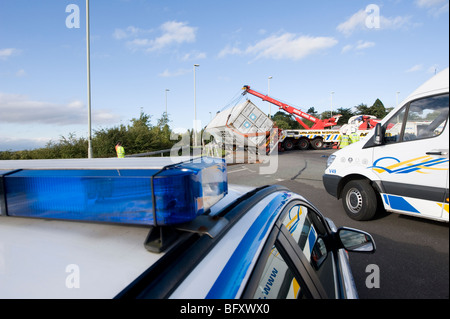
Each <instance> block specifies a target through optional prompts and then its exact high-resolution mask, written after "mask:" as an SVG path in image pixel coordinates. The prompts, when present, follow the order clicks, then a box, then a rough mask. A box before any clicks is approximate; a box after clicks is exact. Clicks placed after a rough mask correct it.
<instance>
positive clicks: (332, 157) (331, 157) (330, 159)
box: [327, 155, 336, 168]
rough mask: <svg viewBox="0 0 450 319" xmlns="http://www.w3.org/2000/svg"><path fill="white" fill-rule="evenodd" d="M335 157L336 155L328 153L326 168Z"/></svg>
mask: <svg viewBox="0 0 450 319" xmlns="http://www.w3.org/2000/svg"><path fill="white" fill-rule="evenodd" d="M335 158H336V155H330V156H328V160H327V168H328V167H330V165H331V164H332V163H333V162H334V159H335Z"/></svg>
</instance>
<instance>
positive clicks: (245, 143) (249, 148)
mask: <svg viewBox="0 0 450 319" xmlns="http://www.w3.org/2000/svg"><path fill="white" fill-rule="evenodd" d="M205 134H207V135H210V136H212V137H213V141H212V143H210V145H209V147H212V146H216V147H219V148H220V149H222V150H226V151H236V150H244V151H246V152H248V153H249V154H258V153H260V154H270V153H272V152H273V150H274V149H277V148H278V140H279V134H280V132H279V130H278V128H277V127H276V126H275V124H274V122H273V121H272V120H271V119H270V118H269V117H268V116H267V115H266V114H265V113H264V112H263V111H261V110H260V109H259V108H258V107H257V106H256V105H255V104H253V103H252V102H251V101H250V100H246V101H245V102H243V103H240V104H238V105H236V106H234V107H231V108H229V109H226V110H223V111H221V112H218V113H217V114H216V116H215V117H214V118H213V119H212V120H211V122H210V123H209V124H208V125H207V126H206V128H205V131H204V135H205Z"/></svg>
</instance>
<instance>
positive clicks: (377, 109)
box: [370, 99, 387, 119]
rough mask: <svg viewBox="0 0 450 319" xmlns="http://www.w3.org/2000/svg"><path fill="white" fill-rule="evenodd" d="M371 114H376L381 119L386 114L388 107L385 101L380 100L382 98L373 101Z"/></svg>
mask: <svg viewBox="0 0 450 319" xmlns="http://www.w3.org/2000/svg"><path fill="white" fill-rule="evenodd" d="M370 111H371V114H370V115H374V116H376V117H377V118H379V119H382V118H384V117H385V116H386V114H387V113H386V108H385V107H384V105H383V102H381V101H380V99H376V100H375V102H374V103H373V105H372V107H371V108H370Z"/></svg>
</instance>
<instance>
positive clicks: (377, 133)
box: [374, 123, 384, 145]
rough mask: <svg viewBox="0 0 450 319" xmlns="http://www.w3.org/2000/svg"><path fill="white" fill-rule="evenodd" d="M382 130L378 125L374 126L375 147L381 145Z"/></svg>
mask: <svg viewBox="0 0 450 319" xmlns="http://www.w3.org/2000/svg"><path fill="white" fill-rule="evenodd" d="M383 136H384V134H383V128H382V127H381V124H380V123H377V125H376V126H375V134H374V142H375V145H383V141H384V139H383Z"/></svg>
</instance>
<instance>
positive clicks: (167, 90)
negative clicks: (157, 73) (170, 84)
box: [166, 89, 170, 116]
mask: <svg viewBox="0 0 450 319" xmlns="http://www.w3.org/2000/svg"><path fill="white" fill-rule="evenodd" d="M169 91H170V90H169V89H166V116H167V92H169Z"/></svg>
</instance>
